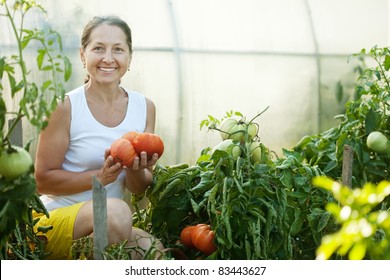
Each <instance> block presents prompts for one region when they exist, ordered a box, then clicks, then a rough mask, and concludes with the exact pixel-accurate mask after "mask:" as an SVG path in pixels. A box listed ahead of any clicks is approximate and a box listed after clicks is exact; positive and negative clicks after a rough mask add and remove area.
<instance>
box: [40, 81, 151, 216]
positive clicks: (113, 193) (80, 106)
mask: <svg viewBox="0 0 390 280" xmlns="http://www.w3.org/2000/svg"><path fill="white" fill-rule="evenodd" d="M125 92H126V93H127V95H128V105H127V112H126V116H125V118H124V119H123V121H122V122H121V123H120V124H119V125H118V126H116V127H107V126H104V125H102V124H101V123H99V122H98V121H97V120H96V119H95V118H94V117H93V115H92V113H91V111H90V110H89V107H88V104H87V100H86V97H85V89H84V86H81V87H79V88H76V89H74V90H73V91H71V92H69V93H67V95H68V96H69V99H70V104H71V123H70V143H69V149H68V151H67V152H66V154H65V161H64V163H63V165H62V168H63V169H64V170H67V171H72V172H83V171H87V170H95V169H100V168H101V167H102V166H103V162H104V151H105V150H106V149H108V148H109V147H110V145H111V143H112V142H113V141H115V140H116V139H118V138H120V137H122V135H123V134H125V133H126V132H129V131H138V132H144V130H145V126H146V101H145V97H144V96H143V95H141V94H140V93H138V92H135V91H126V90H125ZM124 172H125V171H123V172H122V173H121V174H120V175H119V176H118V178H117V180H116V181H115V182H113V183H111V184H108V185H106V186H105V189H106V191H107V197H116V198H122V197H123V194H124V191H125V173H124ZM91 181H92V178H91ZM40 198H41V200H42V202H43V204H44V205H45V207H46V209H47V210H48V211H51V210H54V209H56V208H59V207H64V206H68V205H72V204H75V203H78V202H84V201H88V200H91V199H92V190H88V191H84V192H81V193H77V194H72V195H42V196H41V197H40Z"/></svg>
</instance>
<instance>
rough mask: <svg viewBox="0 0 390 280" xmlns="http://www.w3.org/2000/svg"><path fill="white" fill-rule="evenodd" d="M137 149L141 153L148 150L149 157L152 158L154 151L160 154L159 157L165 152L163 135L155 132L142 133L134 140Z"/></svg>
mask: <svg viewBox="0 0 390 280" xmlns="http://www.w3.org/2000/svg"><path fill="white" fill-rule="evenodd" d="M132 143H133V146H134V149H135V151H136V152H137V153H138V154H140V153H141V152H143V151H144V152H146V153H147V155H148V159H151V158H152V156H153V154H154V153H157V154H158V157H161V155H162V154H163V152H164V142H163V141H162V139H161V137H160V136H158V135H157V134H154V133H146V132H145V133H140V134H139V135H138V136H137V137H135V139H134V140H133V141H132Z"/></svg>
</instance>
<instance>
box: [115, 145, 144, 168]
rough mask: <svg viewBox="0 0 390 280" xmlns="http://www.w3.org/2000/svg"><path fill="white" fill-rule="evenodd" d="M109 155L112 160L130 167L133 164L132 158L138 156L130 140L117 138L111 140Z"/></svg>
mask: <svg viewBox="0 0 390 280" xmlns="http://www.w3.org/2000/svg"><path fill="white" fill-rule="evenodd" d="M110 155H111V156H112V157H113V158H114V162H115V163H116V162H119V163H120V164H121V165H122V166H127V167H130V166H132V165H133V161H134V158H135V157H137V156H138V154H137V153H136V151H135V149H134V147H133V144H131V142H130V141H128V140H126V139H123V138H119V139H117V140H115V141H114V142H112V144H111V146H110Z"/></svg>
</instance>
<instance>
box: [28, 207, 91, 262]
mask: <svg viewBox="0 0 390 280" xmlns="http://www.w3.org/2000/svg"><path fill="white" fill-rule="evenodd" d="M84 203H85V202H81V203H77V204H74V205H70V206H66V207H62V208H58V209H55V210H53V211H50V212H49V214H50V216H49V218H48V217H46V216H45V214H43V213H39V214H38V213H35V212H33V218H34V219H35V218H40V219H39V221H38V223H37V224H36V225H35V226H34V229H35V230H37V228H38V227H41V226H53V229H51V230H49V231H48V232H46V233H45V234H44V235H45V236H46V237H47V240H48V243H47V245H46V248H45V251H46V252H48V253H50V255H49V256H48V257H47V259H52V260H64V259H65V260H66V259H68V260H69V259H71V258H72V254H71V247H72V243H73V228H74V222H75V219H76V216H77V213H78V212H79V210H80V207H81V206H83V204H84Z"/></svg>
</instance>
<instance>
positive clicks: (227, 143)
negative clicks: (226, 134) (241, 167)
mask: <svg viewBox="0 0 390 280" xmlns="http://www.w3.org/2000/svg"><path fill="white" fill-rule="evenodd" d="M216 150H220V151H225V152H227V153H228V154H229V155H231V156H232V157H233V158H234V159H237V158H238V157H239V156H240V155H241V148H240V146H239V144H236V143H234V142H233V139H226V140H223V141H222V142H220V143H219V144H218V145H216V146H215V147H214V148H213V149H212V150H211V154H213V153H214V152H215V151H216Z"/></svg>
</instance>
